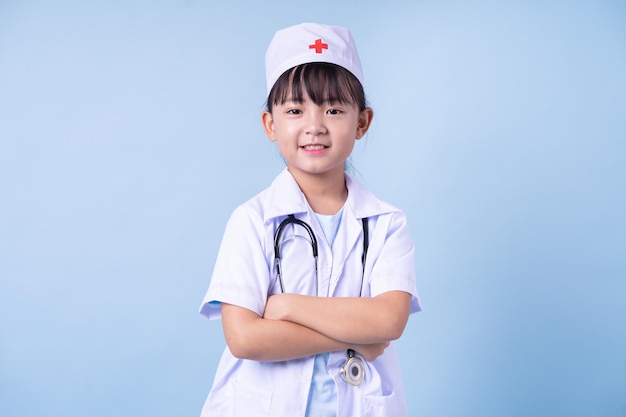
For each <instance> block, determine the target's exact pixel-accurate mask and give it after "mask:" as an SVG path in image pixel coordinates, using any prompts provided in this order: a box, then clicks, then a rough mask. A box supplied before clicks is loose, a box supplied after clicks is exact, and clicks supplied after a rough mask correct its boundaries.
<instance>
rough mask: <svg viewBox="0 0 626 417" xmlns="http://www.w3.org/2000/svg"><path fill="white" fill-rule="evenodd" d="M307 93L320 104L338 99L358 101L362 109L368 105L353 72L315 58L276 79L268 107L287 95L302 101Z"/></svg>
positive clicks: (280, 103)
mask: <svg viewBox="0 0 626 417" xmlns="http://www.w3.org/2000/svg"><path fill="white" fill-rule="evenodd" d="M305 94H306V95H308V96H309V98H310V99H311V101H313V103H315V104H317V105H318V106H321V105H322V104H324V103H336V102H337V103H341V104H356V106H357V107H358V108H359V111H363V110H365V109H366V108H367V107H368V106H367V101H366V99H365V91H364V90H363V85H362V84H361V82H360V81H359V80H358V79H357V78H356V77H355V76H354V74H352V73H351V72H350V71H348V70H347V69H345V68H343V67H341V66H339V65H335V64H330V63H326V62H312V63H308V64H301V65H298V66H295V67H293V68H291V69H288V70H287V71H285V72H284V73H283V74H282V75H281V76H280V77H279V78H278V80H276V82H275V83H274V86H273V87H272V90H271V91H270V94H269V96H268V98H267V103H266V108H267V111H269V112H270V113H271V112H272V108H273V107H274V106H275V105H282V104H285V102H286V101H287V100H288V99H291V100H293V101H295V102H296V103H302V102H303V101H304V96H305Z"/></svg>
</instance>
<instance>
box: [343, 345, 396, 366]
mask: <svg viewBox="0 0 626 417" xmlns="http://www.w3.org/2000/svg"><path fill="white" fill-rule="evenodd" d="M387 346H389V342H380V343H371V344H369V345H356V346H354V347H353V348H352V350H354V351H356V352H357V353H358V354H359V355H361V356H363V358H364V359H365V360H366V361H368V362H373V361H374V360H375V359H376V358H377V357H379V356H380V355H382V354H383V352H384V351H385V349H387Z"/></svg>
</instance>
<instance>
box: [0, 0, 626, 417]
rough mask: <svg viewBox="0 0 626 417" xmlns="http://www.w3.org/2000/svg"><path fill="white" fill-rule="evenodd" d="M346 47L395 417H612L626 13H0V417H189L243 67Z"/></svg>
mask: <svg viewBox="0 0 626 417" xmlns="http://www.w3.org/2000/svg"><path fill="white" fill-rule="evenodd" d="M304 21H320V22H325V23H331V24H341V25H344V26H348V27H350V28H351V30H352V32H353V35H354V37H355V39H356V41H357V44H358V45H359V49H360V52H361V57H362V61H363V65H364V68H365V74H366V79H367V80H366V91H367V93H368V96H369V100H370V102H371V104H372V106H373V107H374V109H375V111H376V117H375V120H374V126H373V128H372V130H371V132H370V134H369V135H368V137H367V139H365V140H364V141H361V142H360V143H359V145H358V149H357V150H356V151H355V154H354V158H353V165H354V166H355V168H356V175H357V178H359V179H360V180H361V181H362V182H363V183H365V184H366V185H368V186H369V187H370V188H371V189H372V190H373V191H374V192H376V193H377V194H378V195H379V196H380V197H382V198H383V199H385V200H388V201H390V202H391V203H393V204H395V205H397V206H399V207H402V208H403V209H404V210H405V211H406V213H407V214H408V216H409V220H410V225H411V232H412V235H413V237H414V240H415V242H416V246H417V260H416V261H417V262H416V268H417V272H418V287H419V290H420V295H421V298H422V301H423V305H424V312H422V313H420V314H418V315H415V316H412V317H411V319H410V321H409V325H408V327H407V329H406V331H405V334H404V336H403V337H402V339H400V341H399V342H398V343H397V345H398V347H399V350H400V354H401V360H402V363H403V376H404V379H405V381H406V389H407V391H408V397H409V407H410V410H411V415H412V416H424V417H441V416H445V417H465V416H468V417H491V416H493V417H496V416H498V417H500V416H507V417H515V416H520V417H521V416H529V415H532V416H568V417H570V416H580V417H583V416H585V417H587V416H594V417H595V416H602V417H612V416H615V417H618V416H625V415H626V256H625V252H626V250H625V249H626V221H625V213H626V187H625V179H626V168H625V167H626V146H625V145H624V141H625V139H626V75H625V74H626V3H625V2H624V1H620V0H613V1H609V0H604V1H602V0H595V1H591V0H589V1H583V0H580V1H478V0H476V1H434V0H428V1H414V2H410V1H405V2H402V1H393V0H390V1H386V2H378V1H377V2H374V1H372V2H359V1H344V2H337V1H316V2H284V1H274V0H272V1H263V2H253V1H248V2H237V1H232V2H209V1H199V0H161V1H147V0H146V1H121V0H115V1H100V2H87V1H82V2H81V1H71V0H66V1H63V0H59V1H37V0H32V1H30V0H24V1H17V0H15V1H10V0H0V416H3V417H4V416H7V417H13V416H44V415H45V416H59V417H61V416H62V417H72V416H76V417H79V416H80V417H83V416H87V415H89V416H92V417H98V416H151V417H160V416H168V417H169V416H177V417H180V416H197V415H199V412H200V408H201V406H202V403H203V401H204V398H205V396H206V394H207V392H208V390H209V388H210V385H211V382H212V378H213V374H214V372H215V368H216V366H217V362H218V360H219V356H220V354H221V351H222V349H223V347H224V341H223V337H222V334H221V327H220V323H219V322H209V321H207V320H205V319H204V318H202V317H200V316H198V315H197V314H196V311H197V308H198V306H199V304H200V301H201V299H202V296H203V295H204V292H205V290H206V288H207V286H208V283H209V278H210V274H211V271H212V265H213V262H214V259H215V256H216V252H217V248H218V245H219V241H220V238H221V234H222V231H223V228H224V224H225V222H226V220H227V218H228V216H229V215H230V212H231V211H232V209H233V208H234V207H235V206H236V205H237V204H239V203H241V202H243V201H245V200H246V199H248V198H249V197H251V196H252V195H254V194H255V193H257V192H258V191H260V190H261V189H262V188H264V187H266V186H267V185H269V183H270V181H271V180H272V178H273V177H274V176H275V175H276V174H277V173H278V172H279V171H280V170H281V169H282V167H283V163H282V161H281V159H280V157H279V155H278V152H277V150H276V149H275V147H274V145H273V144H272V143H270V142H269V141H267V140H266V139H265V137H264V135H263V132H262V129H261V125H260V123H259V115H260V112H261V110H262V108H263V102H264V98H265V82H264V63H263V58H264V53H265V48H266V47H267V44H268V43H269V41H270V39H271V36H272V35H273V33H274V31H275V30H277V29H279V28H282V27H285V26H289V25H292V24H296V23H300V22H304Z"/></svg>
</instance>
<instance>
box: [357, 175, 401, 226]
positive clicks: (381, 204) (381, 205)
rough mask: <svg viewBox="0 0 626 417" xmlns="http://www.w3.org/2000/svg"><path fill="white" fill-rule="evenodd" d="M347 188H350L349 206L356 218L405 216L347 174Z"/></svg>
mask: <svg viewBox="0 0 626 417" xmlns="http://www.w3.org/2000/svg"><path fill="white" fill-rule="evenodd" d="M346 186H347V187H348V204H349V205H350V207H351V209H352V212H353V213H354V215H355V217H357V218H363V217H377V216H383V215H391V216H392V217H395V216H396V215H399V216H400V217H403V216H404V213H403V212H402V210H401V209H399V208H397V207H396V206H394V205H393V204H390V203H388V202H386V201H383V200H381V199H380V198H378V197H377V196H376V195H375V194H374V193H373V192H372V191H370V190H369V189H368V188H367V187H365V186H364V185H363V184H361V183H360V182H359V181H357V180H355V179H354V178H353V177H351V176H350V175H348V174H346Z"/></svg>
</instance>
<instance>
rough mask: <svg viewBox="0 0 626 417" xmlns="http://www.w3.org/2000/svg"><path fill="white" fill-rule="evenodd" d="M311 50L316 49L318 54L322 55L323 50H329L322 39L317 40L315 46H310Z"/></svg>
mask: <svg viewBox="0 0 626 417" xmlns="http://www.w3.org/2000/svg"><path fill="white" fill-rule="evenodd" d="M309 49H315V53H316V54H321V53H322V50H324V49H328V44H327V43H323V42H322V40H321V39H317V40H316V41H315V43H314V44H312V45H309Z"/></svg>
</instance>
